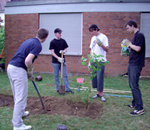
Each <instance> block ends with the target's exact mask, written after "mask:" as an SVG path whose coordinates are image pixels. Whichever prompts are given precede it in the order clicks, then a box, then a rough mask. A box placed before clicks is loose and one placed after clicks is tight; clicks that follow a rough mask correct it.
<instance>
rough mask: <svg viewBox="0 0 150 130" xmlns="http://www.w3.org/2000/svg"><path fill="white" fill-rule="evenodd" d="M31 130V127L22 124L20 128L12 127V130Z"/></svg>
mask: <svg viewBox="0 0 150 130" xmlns="http://www.w3.org/2000/svg"><path fill="white" fill-rule="evenodd" d="M29 129H32V126H30V125H25V124H23V125H22V126H20V127H14V128H13V130H29Z"/></svg>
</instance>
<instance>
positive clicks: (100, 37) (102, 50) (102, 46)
mask: <svg viewBox="0 0 150 130" xmlns="http://www.w3.org/2000/svg"><path fill="white" fill-rule="evenodd" d="M89 31H90V32H91V34H92V35H93V37H92V38H91V44H90V49H91V53H90V54H91V55H93V54H96V55H98V56H99V55H100V57H98V64H100V65H101V66H100V67H99V70H98V68H97V67H98V66H99V65H98V66H97V63H92V66H94V67H95V68H97V71H96V76H95V77H94V78H93V79H92V87H93V88H97V94H96V95H95V96H93V97H92V98H98V97H100V98H101V100H102V101H106V99H105V98H104V93H103V89H104V71H105V65H104V63H105V62H106V61H107V59H106V52H108V50H109V44H108V38H107V36H106V35H105V34H103V33H101V32H100V29H99V28H98V26H97V25H96V24H92V25H91V26H90V27H89ZM93 57H94V56H93ZM88 66H89V68H90V67H91V63H89V65H88Z"/></svg>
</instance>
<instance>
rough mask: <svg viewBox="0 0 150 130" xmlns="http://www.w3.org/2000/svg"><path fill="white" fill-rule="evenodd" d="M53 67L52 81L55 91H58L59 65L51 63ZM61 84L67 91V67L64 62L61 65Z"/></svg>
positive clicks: (68, 88)
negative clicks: (53, 81)
mask: <svg viewBox="0 0 150 130" xmlns="http://www.w3.org/2000/svg"><path fill="white" fill-rule="evenodd" d="M52 66H53V73H54V80H55V85H56V91H57V90H59V70H60V71H61V64H57V63H52ZM63 82H64V85H65V90H66V91H69V90H70V87H69V81H68V76H67V65H66V62H64V63H63Z"/></svg>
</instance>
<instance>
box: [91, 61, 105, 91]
mask: <svg viewBox="0 0 150 130" xmlns="http://www.w3.org/2000/svg"><path fill="white" fill-rule="evenodd" d="M100 64H104V63H102V62H100ZM92 65H94V66H95V68H97V66H96V65H95V63H93V64H92ZM99 68H100V70H98V71H97V72H96V76H95V77H94V78H93V79H92V87H93V88H97V91H103V88H104V87H103V86H104V71H105V66H104V65H102V66H100V67H99Z"/></svg>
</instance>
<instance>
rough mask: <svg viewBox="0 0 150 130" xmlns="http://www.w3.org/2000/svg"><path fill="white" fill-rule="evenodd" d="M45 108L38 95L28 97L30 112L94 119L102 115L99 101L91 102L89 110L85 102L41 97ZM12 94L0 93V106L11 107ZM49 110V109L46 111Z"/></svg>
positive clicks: (12, 102)
mask: <svg viewBox="0 0 150 130" xmlns="http://www.w3.org/2000/svg"><path fill="white" fill-rule="evenodd" d="M42 100H43V103H44V107H45V110H43V108H42V105H41V102H40V99H39V98H38V97H28V99H27V107H26V110H28V111H30V113H31V114H49V115H55V114H58V115H68V116H78V117H88V118H92V119H95V118H97V117H98V116H101V115H102V111H103V107H102V104H101V103H100V102H96V103H92V104H90V106H89V110H88V111H87V109H86V104H84V103H82V102H72V101H69V100H65V99H62V98H61V99H60V98H56V97H50V96H48V97H42ZM13 105H14V101H13V96H8V95H0V107H2V106H7V107H11V108H13ZM47 110H50V111H47Z"/></svg>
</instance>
